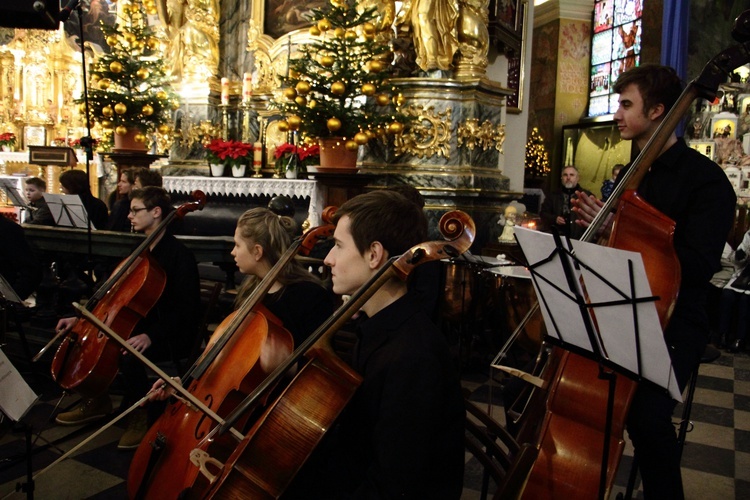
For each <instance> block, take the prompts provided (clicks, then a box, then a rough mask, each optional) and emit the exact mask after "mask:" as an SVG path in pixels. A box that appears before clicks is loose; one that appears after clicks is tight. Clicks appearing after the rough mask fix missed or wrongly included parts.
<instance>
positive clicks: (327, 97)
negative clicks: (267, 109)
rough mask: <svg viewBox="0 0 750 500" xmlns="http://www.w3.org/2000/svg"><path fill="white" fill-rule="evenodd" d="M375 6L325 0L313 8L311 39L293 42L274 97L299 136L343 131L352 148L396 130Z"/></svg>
mask: <svg viewBox="0 0 750 500" xmlns="http://www.w3.org/2000/svg"><path fill="white" fill-rule="evenodd" d="M376 18H377V13H376V9H375V8H369V9H363V10H360V9H358V6H357V1H356V0H331V3H330V4H329V5H327V6H326V7H324V8H322V9H314V10H313V14H312V22H313V26H312V27H311V28H310V34H311V35H312V36H313V37H314V41H313V42H312V43H308V44H304V45H301V46H300V47H299V54H297V56H295V57H294V58H293V59H291V60H290V61H289V71H288V74H287V75H286V76H285V77H282V83H283V87H284V88H283V91H282V97H281V98H279V99H278V100H277V101H275V105H276V106H277V108H279V109H281V110H282V112H283V113H284V114H285V115H286V123H287V124H288V128H289V129H291V130H300V131H301V132H302V135H303V138H307V139H308V140H309V139H313V138H320V137H344V138H345V139H347V141H346V146H347V148H349V149H356V148H357V147H358V146H359V145H362V144H365V143H367V141H368V140H370V139H373V138H375V137H377V136H379V135H383V134H385V133H386V132H390V133H399V132H401V131H402V130H403V128H404V122H405V119H404V117H403V116H402V115H401V114H399V113H396V112H394V110H393V109H392V107H391V102H392V100H393V89H392V88H391V87H390V86H388V85H387V83H386V82H387V78H388V67H389V61H390V57H391V56H390V54H391V52H390V47H389V45H388V43H387V42H384V41H383V40H382V37H381V36H379V35H378V33H377V28H376V26H375V23H376V22H377V19H376Z"/></svg>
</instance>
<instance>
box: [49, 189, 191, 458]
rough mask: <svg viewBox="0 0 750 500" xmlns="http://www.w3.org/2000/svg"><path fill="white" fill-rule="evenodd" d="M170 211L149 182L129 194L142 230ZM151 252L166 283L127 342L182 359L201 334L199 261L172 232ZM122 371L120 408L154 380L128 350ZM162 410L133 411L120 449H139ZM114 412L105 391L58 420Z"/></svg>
mask: <svg viewBox="0 0 750 500" xmlns="http://www.w3.org/2000/svg"><path fill="white" fill-rule="evenodd" d="M172 210H173V207H172V205H171V201H170V199H169V196H168V195H167V193H166V192H165V191H164V190H163V189H162V188H157V187H153V186H149V187H146V188H143V189H134V190H133V192H132V193H131V194H130V221H131V223H132V224H133V228H134V229H135V230H136V231H138V232H143V233H145V234H146V235H150V234H152V233H153V232H154V231H155V230H156V229H157V228H158V226H159V224H160V223H161V221H162V220H163V219H164V217H166V215H167V214H168V213H169V212H170V211H172ZM150 251H151V256H152V257H153V258H154V259H155V260H156V262H157V263H158V264H159V266H160V267H161V268H162V270H163V271H164V273H165V275H166V284H165V287H164V291H163V292H162V294H161V296H160V297H159V299H158V300H157V302H156V305H154V307H153V308H151V310H150V311H149V312H148V314H147V315H146V317H145V318H143V319H142V320H141V321H139V322H138V324H137V325H136V327H135V329H134V331H133V334H131V335H130V337H129V338H128V343H129V344H130V345H131V346H132V347H133V348H134V349H136V350H137V351H139V352H140V353H142V354H143V355H145V356H146V357H147V358H149V359H150V360H151V361H153V362H161V361H175V360H180V359H184V358H187V357H188V356H189V355H190V351H191V350H192V347H193V344H194V343H195V337H196V335H197V334H198V331H197V330H198V329H197V325H198V322H199V313H200V279H199V275H198V266H197V264H196V262H195V258H194V257H193V254H192V252H190V250H188V248H187V247H185V245H184V244H183V243H182V242H180V241H179V240H178V239H177V238H175V237H174V236H172V235H171V234H169V233H168V232H162V233H161V235H160V236H159V237H157V238H156V240H155V241H154V242H153V243H152V244H151V247H150ZM76 321H77V319H76V318H63V319H61V320H60V321H59V322H58V325H57V328H56V329H57V330H58V331H66V330H69V329H71V328H72V327H73V325H74V324H75V322H76ZM120 372H121V375H122V380H123V389H124V393H125V394H124V397H123V402H122V407H123V408H127V407H129V406H131V405H132V404H133V403H135V402H136V401H138V400H139V399H141V398H142V397H143V396H145V395H146V393H147V392H148V391H149V389H150V387H151V385H152V384H151V383H150V382H149V380H148V378H147V373H146V368H145V367H144V365H143V364H142V363H141V361H140V360H138V359H137V358H135V356H132V355H130V354H123V355H122V356H121V358H120ZM159 409H160V408H159V407H157V406H152V405H149V406H148V413H147V412H146V410H145V409H140V410H136V411H134V412H133V414H132V415H131V417H130V421H129V424H128V429H127V430H126V432H125V434H123V435H122V437H121V438H120V442H119V443H118V448H119V449H132V448H137V447H138V444H139V443H140V441H141V439H142V438H143V436H144V435H145V434H146V431H147V430H148V423H150V422H151V423H152V422H153V421H155V420H156V418H157V417H158V412H157V411H158V410H159ZM111 412H112V402H111V400H110V398H109V395H108V394H106V392H105V393H104V394H102V395H100V396H98V397H94V398H85V399H84V400H82V402H81V403H80V404H79V405H78V406H77V407H75V408H74V409H73V410H71V411H69V412H65V413H60V414H58V415H57V418H56V419H55V420H56V422H57V423H59V424H62V425H78V424H82V423H85V422H90V421H94V420H97V419H99V418H102V417H104V416H106V415H107V414H109V413H111ZM149 421H150V422H149Z"/></svg>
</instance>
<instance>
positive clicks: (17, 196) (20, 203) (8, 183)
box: [0, 179, 29, 209]
mask: <svg viewBox="0 0 750 500" xmlns="http://www.w3.org/2000/svg"><path fill="white" fill-rule="evenodd" d="M0 186H2V189H3V191H5V194H6V195H7V196H8V198H9V199H10V201H12V202H13V204H14V205H15V206H17V207H21V208H25V209H28V208H29V206H28V205H27V204H26V200H25V199H24V198H23V196H21V193H19V192H18V188H17V187H16V186H15V182H13V180H11V179H0Z"/></svg>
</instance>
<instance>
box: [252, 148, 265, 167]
mask: <svg viewBox="0 0 750 500" xmlns="http://www.w3.org/2000/svg"><path fill="white" fill-rule="evenodd" d="M262 165H263V143H261V142H256V143H254V144H253V166H254V167H261V166H262Z"/></svg>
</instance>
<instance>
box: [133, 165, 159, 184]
mask: <svg viewBox="0 0 750 500" xmlns="http://www.w3.org/2000/svg"><path fill="white" fill-rule="evenodd" d="M135 179H140V180H141V187H146V186H156V187H162V185H163V181H162V178H161V174H160V173H159V172H157V171H156V170H151V169H150V168H145V167H141V168H139V169H138V170H136V172H135V174H134V175H133V182H135Z"/></svg>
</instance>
